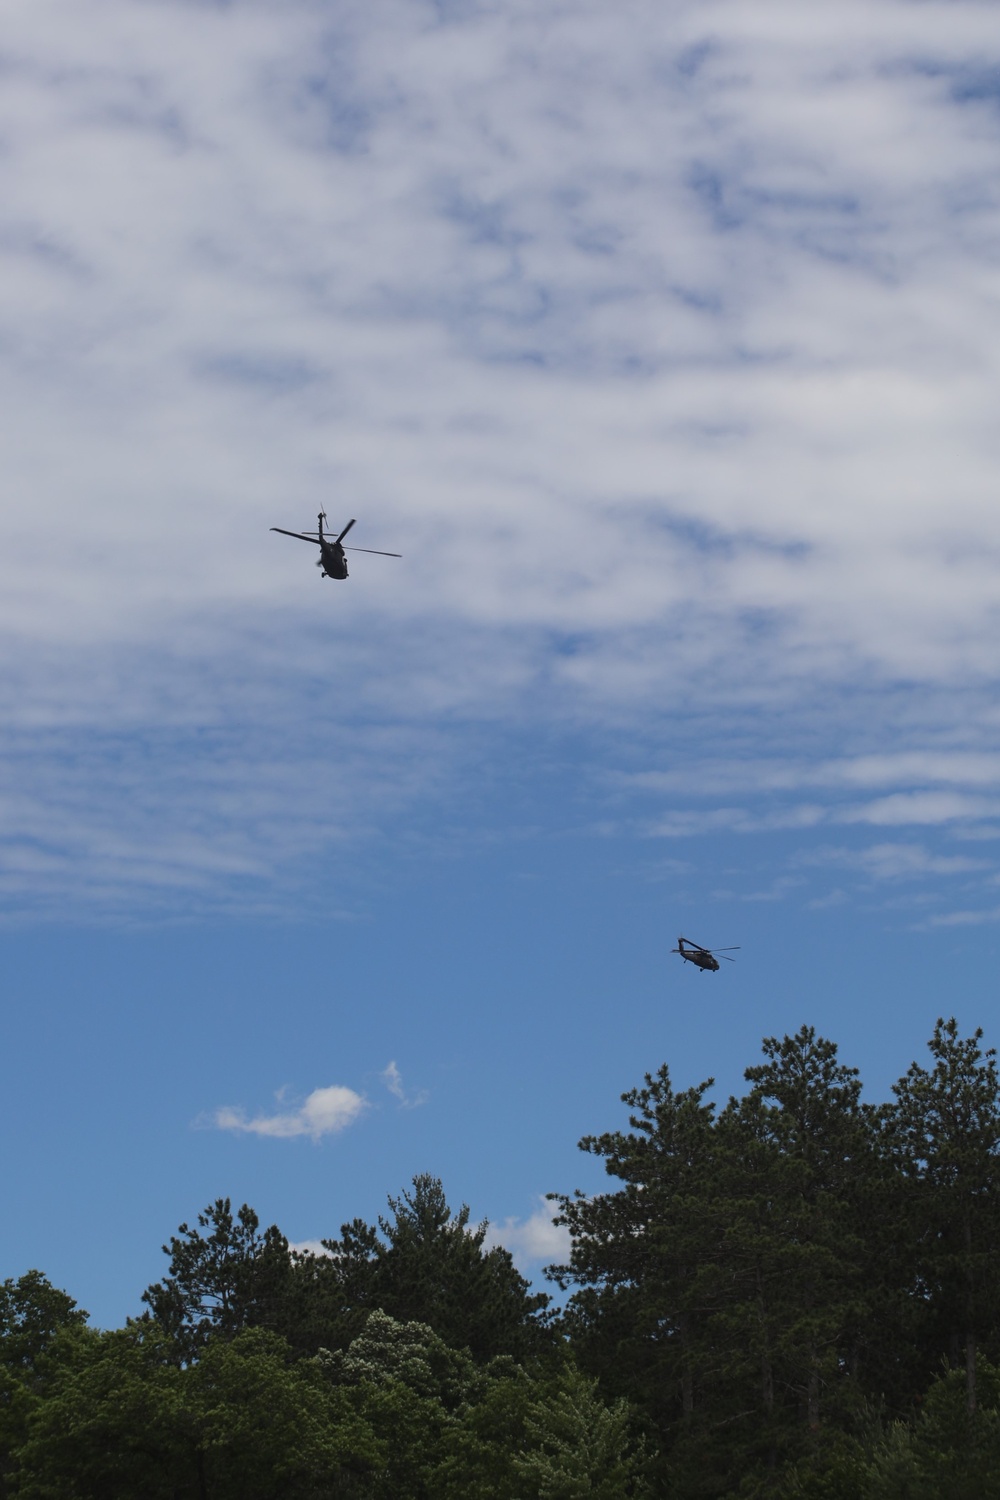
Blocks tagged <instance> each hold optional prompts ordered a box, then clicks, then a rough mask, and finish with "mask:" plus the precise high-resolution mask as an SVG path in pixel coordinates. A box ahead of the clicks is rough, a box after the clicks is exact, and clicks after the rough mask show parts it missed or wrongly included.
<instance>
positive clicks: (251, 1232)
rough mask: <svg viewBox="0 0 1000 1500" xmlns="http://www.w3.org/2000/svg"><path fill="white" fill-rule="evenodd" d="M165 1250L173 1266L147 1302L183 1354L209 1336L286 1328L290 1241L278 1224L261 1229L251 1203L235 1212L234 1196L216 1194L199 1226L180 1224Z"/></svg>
mask: <svg viewBox="0 0 1000 1500" xmlns="http://www.w3.org/2000/svg"><path fill="white" fill-rule="evenodd" d="M205 1230H207V1231H208V1233H207V1234H206V1233H203V1231H205ZM163 1253H164V1254H165V1255H169V1256H170V1269H169V1271H168V1273H167V1275H166V1276H165V1277H164V1279H163V1280H162V1281H160V1282H157V1283H156V1284H155V1285H154V1286H151V1287H148V1288H147V1289H146V1291H145V1292H143V1294H142V1300H143V1302H145V1303H146V1304H147V1306H148V1307H149V1309H150V1312H151V1314H152V1316H153V1318H155V1320H156V1322H157V1323H158V1324H159V1325H160V1327H161V1328H164V1329H166V1331H167V1332H168V1333H169V1334H171V1336H172V1337H173V1338H174V1339H175V1340H176V1341H177V1346H178V1348H179V1349H180V1350H181V1352H182V1353H183V1355H184V1357H185V1358H193V1357H194V1356H195V1355H196V1354H197V1352H198V1350H199V1349H201V1348H202V1347H204V1345H205V1344H206V1342H207V1341H208V1339H209V1337H210V1336H212V1335H218V1334H221V1335H223V1336H227V1337H229V1336H232V1335H233V1334H235V1333H238V1332H239V1331H240V1330H241V1329H243V1328H249V1327H265V1328H271V1329H272V1330H282V1328H283V1324H284V1322H285V1320H286V1303H287V1300H288V1298H289V1296H290V1282H291V1273H292V1256H291V1253H290V1251H289V1247H288V1241H287V1240H286V1239H285V1237H284V1235H283V1234H282V1233H281V1231H280V1230H279V1229H278V1228H277V1226H276V1225H272V1226H271V1227H270V1228H269V1229H265V1230H264V1231H263V1233H261V1232H260V1221H259V1220H258V1218H257V1215H256V1214H255V1213H254V1211H253V1209H252V1208H250V1207H249V1206H248V1205H247V1204H246V1203H244V1204H243V1206H242V1208H241V1209H240V1210H239V1213H238V1214H236V1215H235V1216H234V1214H233V1211H232V1204H231V1203H230V1200H229V1199H228V1198H217V1199H216V1201H215V1202H214V1203H212V1204H210V1205H209V1206H208V1208H206V1209H205V1210H204V1212H203V1213H200V1214H199V1215H198V1227H197V1228H196V1229H190V1228H189V1227H188V1226H187V1224H182V1225H181V1226H180V1228H179V1230H178V1231H177V1234H176V1235H172V1236H171V1238H170V1244H169V1245H164V1247H163Z"/></svg>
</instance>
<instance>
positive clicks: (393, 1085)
mask: <svg viewBox="0 0 1000 1500" xmlns="http://www.w3.org/2000/svg"><path fill="white" fill-rule="evenodd" d="M379 1077H380V1078H381V1080H382V1082H383V1083H384V1084H385V1086H386V1088H387V1089H388V1090H389V1093H390V1094H392V1096H393V1098H394V1099H398V1100H399V1102H400V1104H401V1105H402V1106H403V1108H404V1109H418V1108H419V1107H420V1105H421V1104H426V1103H427V1100H428V1099H429V1098H430V1095H429V1094H428V1092H427V1090H426V1089H421V1090H420V1092H419V1093H416V1094H414V1095H412V1096H411V1095H409V1094H407V1092H406V1090H405V1089H404V1087H403V1076H402V1074H401V1073H400V1071H399V1069H398V1067H397V1066H396V1064H395V1063H394V1062H390V1063H389V1065H388V1066H387V1067H386V1068H384V1069H383V1070H382V1072H381V1073H380V1074H379Z"/></svg>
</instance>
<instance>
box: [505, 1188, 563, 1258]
mask: <svg viewBox="0 0 1000 1500" xmlns="http://www.w3.org/2000/svg"><path fill="white" fill-rule="evenodd" d="M538 1204H539V1206H538V1208H537V1209H536V1210H535V1212H534V1213H533V1214H531V1215H530V1216H529V1217H528V1218H527V1219H517V1218H510V1219H504V1221H503V1223H502V1224H491V1225H490V1227H489V1229H488V1230H487V1231H486V1246H487V1248H489V1249H492V1248H493V1247H494V1246H496V1245H503V1247H504V1249H505V1250H509V1251H510V1253H511V1255H512V1256H513V1258H514V1264H515V1265H516V1266H517V1268H518V1270H519V1271H527V1270H530V1269H534V1268H537V1266H538V1265H539V1264H540V1263H541V1264H546V1265H550V1264H554V1263H562V1262H564V1261H567V1260H568V1259H569V1252H570V1244H571V1241H570V1233H569V1230H568V1229H567V1228H566V1226H565V1225H564V1224H554V1223H553V1219H554V1217H555V1214H556V1212H557V1209H556V1205H555V1204H554V1203H549V1202H548V1200H547V1199H545V1198H542V1197H539V1199H538Z"/></svg>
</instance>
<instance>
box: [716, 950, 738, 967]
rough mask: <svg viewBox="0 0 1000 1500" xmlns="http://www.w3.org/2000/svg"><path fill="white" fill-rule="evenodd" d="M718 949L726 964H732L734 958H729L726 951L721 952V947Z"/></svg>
mask: <svg viewBox="0 0 1000 1500" xmlns="http://www.w3.org/2000/svg"><path fill="white" fill-rule="evenodd" d="M718 951H719V953H721V954H722V957H723V958H724V959H725V960H726V963H727V964H734V963H735V962H736V960H735V958H730V957H729V954H728V953H722V949H721V948H720V949H719V950H718Z"/></svg>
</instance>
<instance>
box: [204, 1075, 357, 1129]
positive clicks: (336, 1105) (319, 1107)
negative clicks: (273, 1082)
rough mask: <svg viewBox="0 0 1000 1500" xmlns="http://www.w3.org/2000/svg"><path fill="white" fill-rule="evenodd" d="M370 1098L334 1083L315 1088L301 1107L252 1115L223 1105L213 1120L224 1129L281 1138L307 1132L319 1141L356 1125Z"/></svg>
mask: <svg viewBox="0 0 1000 1500" xmlns="http://www.w3.org/2000/svg"><path fill="white" fill-rule="evenodd" d="M279 1097H280V1096H279ZM367 1102H368V1101H367V1100H366V1099H365V1098H364V1097H363V1095H361V1094H356V1093H355V1092H354V1090H353V1089H349V1088H345V1087H344V1086H343V1085H342V1084H336V1083H334V1084H331V1085H330V1086H329V1087H327V1088H322V1089H313V1091H312V1093H311V1094H309V1095H308V1096H307V1098H306V1099H305V1100H304V1101H303V1103H302V1104H301V1105H300V1106H299V1108H298V1109H293V1110H286V1111H283V1112H279V1113H278V1114H273V1115H255V1116H253V1117H251V1118H248V1117H247V1114H246V1111H245V1110H243V1109H241V1108H234V1107H233V1106H231V1105H223V1106H222V1107H221V1108H220V1109H217V1110H216V1111H215V1115H214V1117H213V1122H214V1124H215V1125H216V1126H217V1127H218V1128H219V1129H220V1130H236V1131H244V1132H247V1133H248V1134H251V1135H264V1136H273V1137H275V1138H277V1139H279V1140H290V1139H292V1138H293V1137H295V1136H301V1135H307V1136H309V1137H310V1138H311V1139H312V1140H314V1141H318V1140H320V1139H321V1137H323V1136H324V1135H336V1134H337V1133H338V1132H339V1131H341V1130H346V1128H347V1126H348V1125H353V1124H354V1121H355V1120H356V1119H357V1118H358V1116H359V1115H360V1114H361V1113H362V1111H363V1110H364V1109H365V1108H366V1107H367Z"/></svg>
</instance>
